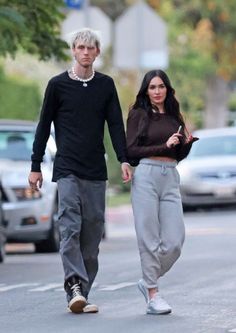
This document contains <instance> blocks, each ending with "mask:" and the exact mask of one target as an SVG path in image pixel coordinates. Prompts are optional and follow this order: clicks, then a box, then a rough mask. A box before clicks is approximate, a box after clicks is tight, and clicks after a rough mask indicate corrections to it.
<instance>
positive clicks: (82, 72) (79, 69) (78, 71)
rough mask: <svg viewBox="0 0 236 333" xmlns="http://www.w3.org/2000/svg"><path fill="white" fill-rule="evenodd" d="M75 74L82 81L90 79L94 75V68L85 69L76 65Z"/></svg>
mask: <svg viewBox="0 0 236 333" xmlns="http://www.w3.org/2000/svg"><path fill="white" fill-rule="evenodd" d="M73 67H74V69H75V73H76V74H77V75H78V76H79V77H80V78H81V79H87V78H88V77H90V76H91V75H92V73H93V67H92V66H88V67H83V66H81V65H79V64H78V63H76V64H75V65H74V66H73Z"/></svg>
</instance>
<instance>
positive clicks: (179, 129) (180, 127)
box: [177, 125, 182, 133]
mask: <svg viewBox="0 0 236 333" xmlns="http://www.w3.org/2000/svg"><path fill="white" fill-rule="evenodd" d="M181 129H182V126H181V125H180V126H179V128H178V131H177V133H180V131H181Z"/></svg>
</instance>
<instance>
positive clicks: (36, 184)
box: [28, 171, 43, 191]
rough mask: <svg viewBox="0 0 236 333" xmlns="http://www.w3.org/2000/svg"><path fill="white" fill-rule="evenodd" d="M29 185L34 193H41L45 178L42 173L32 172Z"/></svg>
mask: <svg viewBox="0 0 236 333" xmlns="http://www.w3.org/2000/svg"><path fill="white" fill-rule="evenodd" d="M28 181H29V185H30V187H31V188H32V190H34V191H39V189H40V188H41V187H42V184H43V176H42V173H41V172H32V171H31V172H30V174H29V178H28Z"/></svg>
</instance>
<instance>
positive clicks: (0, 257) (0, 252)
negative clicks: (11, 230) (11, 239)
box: [0, 235, 5, 263]
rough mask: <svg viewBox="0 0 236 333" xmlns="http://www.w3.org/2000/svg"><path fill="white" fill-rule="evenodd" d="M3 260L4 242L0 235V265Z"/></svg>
mask: <svg viewBox="0 0 236 333" xmlns="http://www.w3.org/2000/svg"><path fill="white" fill-rule="evenodd" d="M4 258H5V242H4V241H3V240H2V239H1V235H0V263H1V262H3V261H4Z"/></svg>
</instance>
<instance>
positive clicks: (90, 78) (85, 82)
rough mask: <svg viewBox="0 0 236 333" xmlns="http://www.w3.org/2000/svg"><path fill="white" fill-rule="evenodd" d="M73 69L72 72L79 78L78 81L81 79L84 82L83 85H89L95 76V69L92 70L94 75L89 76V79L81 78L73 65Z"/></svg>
mask: <svg viewBox="0 0 236 333" xmlns="http://www.w3.org/2000/svg"><path fill="white" fill-rule="evenodd" d="M71 71H72V74H73V77H74V78H75V79H76V80H77V81H80V82H83V87H87V86H88V85H87V82H89V81H91V80H92V79H93V78H94V75H95V70H94V69H93V72H92V75H91V76H90V77H88V78H87V79H81V78H80V77H79V76H78V75H77V74H76V73H75V68H74V67H72V68H71Z"/></svg>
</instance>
